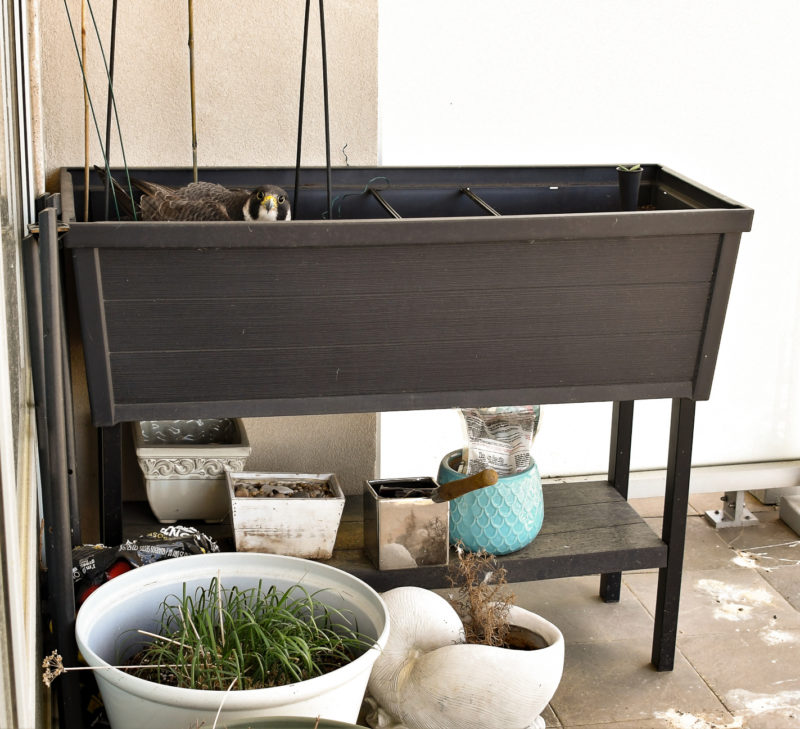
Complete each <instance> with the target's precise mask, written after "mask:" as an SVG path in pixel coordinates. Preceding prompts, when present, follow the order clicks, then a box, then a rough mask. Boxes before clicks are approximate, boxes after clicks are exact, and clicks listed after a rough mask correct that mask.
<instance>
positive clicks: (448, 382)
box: [61, 165, 753, 426]
mask: <svg viewBox="0 0 800 729" xmlns="http://www.w3.org/2000/svg"><path fill="white" fill-rule="evenodd" d="M74 172H75V174H74V179H73V175H72V174H71V172H70V171H69V170H64V171H63V174H62V180H61V183H62V188H61V189H62V197H63V203H64V206H65V219H68V218H69V213H70V210H71V209H73V204H74V203H75V204H74V208H80V207H82V205H81V204H79V201H81V200H82V195H83V191H82V189H80V187H79V184H80V183H79V181H81V180H82V173H81V174H78V173H77V171H74ZM114 174H115V176H117V177H119V178H121V174H120V173H119V172H118V171H116V172H115V173H114ZM133 174H134V175H136V176H139V177H144V178H146V179H151V180H157V181H160V182H163V183H166V184H176V185H178V184H185V183H186V182H188V181H190V179H191V170H186V169H170V170H135V171H133ZM376 177H381V178H384V179H382V180H380V185H379V186H380V187H381V188H383V190H382V192H381V195H382V196H383V197H384V198H385V200H386V201H387V202H388V203H389V204H390V205H391V207H392V208H394V209H395V210H396V211H397V212H398V213H399V214H400V215H401V216H402V218H403V219H401V220H397V219H394V218H392V217H389V216H388V214H387V213H386V211H385V209H384V208H383V207H381V205H380V204H379V203H378V201H377V200H376V199H375V197H374V196H373V195H371V194H369V193H367V192H365V187H366V186H367V185H368V184H369V181H370V180H372V179H373V178H376ZM201 179H206V180H213V181H218V182H223V183H225V184H235V185H254V184H258V183H259V182H261V181H269V182H274V183H277V184H281V185H283V186H284V187H285V188H286V189H287V190H289V191H290V192H291V190H292V187H293V180H294V169H293V168H292V169H288V168H287V169H269V170H261V171H259V170H255V169H211V170H202V171H201ZM301 180H302V185H303V186H302V188H301V189H302V192H301V200H300V205H301V209H300V212H301V219H298V220H294V221H291V222H288V223H274V224H255V225H253V224H248V223H155V222H152V223H143V222H122V223H120V222H74V223H71V224H70V230H69V232H68V233H67V234H66V236H65V237H64V245H65V247H66V248H68V249H69V250H70V251H71V254H72V257H73V264H74V267H75V274H76V282H77V295H78V302H79V308H80V317H81V325H82V329H83V342H84V347H85V350H86V366H87V373H88V380H89V385H90V399H91V407H92V415H93V420H94V422H95V424H96V425H100V426H103V425H111V424H114V423H117V422H121V421H129V420H139V419H171V418H194V417H231V416H240V417H241V416H251V415H259V416H267V415H282V414H310V413H334V412H359V411H381V410H404V409H418V408H438V407H451V406H468V405H473V406H475V405H477V406H487V405H504V404H506V405H514V404H520V403H537V404H538V403H552V402H576V401H611V400H613V401H618V400H636V399H642V398H691V399H695V400H703V399H707V398H708V397H709V394H710V389H711V381H712V377H713V372H714V367H715V362H716V357H717V351H718V347H719V341H720V337H721V334H722V326H723V321H724V316H725V310H726V307H727V302H728V295H729V292H730V286H731V281H732V278H733V272H734V265H735V260H736V255H737V250H738V244H739V239H740V236H741V233H742V232H744V231H747V230H749V229H750V225H751V221H752V216H753V211H752V210H751V209H749V208H747V207H745V206H743V205H740V204H739V203H736V202H734V201H732V200H729V199H727V198H725V197H723V196H721V195H718V194H717V193H714V192H712V191H710V190H707V189H705V188H703V187H701V186H700V185H697V184H696V183H693V182H691V181H689V180H687V179H686V178H684V177H682V176H681V175H678V174H676V173H675V172H672V171H670V170H668V169H666V168H663V167H660V166H657V165H646V166H645V171H644V175H643V178H642V187H641V192H640V198H639V205H640V209H639V210H638V211H633V212H619V211H618V209H617V207H618V205H619V202H618V201H619V196H618V192H617V173H616V170H615V168H614V166H613V165H609V166H607V167H511V168H494V167H491V168H489V167H481V168H471V169H470V168H356V167H347V168H343V169H335V170H334V172H333V180H334V190H333V196H334V198H335V199H334V204H333V212H334V219H333V220H324V219H321V214H322V211H323V210H325V208H326V202H325V170H322V169H309V170H303V174H302V178H301ZM387 181H388V182H387ZM376 184H377V183H376ZM462 188H470V189H471V190H472V191H473V192H474V193H476V194H477V195H478V196H479V197H480V198H481V199H483V200H484V201H485V202H487V203H488V204H489V205H490V206H491V207H492V208H494V209H495V210H497V211H498V212H499V213H500V214H501V215H500V216H493V215H491V214H488V213H487V211H486V210H485V209H482V208H481V207H480V206H479V205H478V204H476V203H475V202H474V201H473V200H472V199H471V198H470V197H468V195H467V194H465V193H463V192H462V191H461V190H462ZM101 198H102V189H101V184H100V181H99V180H97V179H94V182H93V185H92V207H93V209H96V210H100V209H102V200H101ZM338 216H341V218H342V219H338ZM312 217H313V218H316V219H310V218H312Z"/></svg>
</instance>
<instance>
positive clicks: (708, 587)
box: [695, 579, 772, 621]
mask: <svg viewBox="0 0 800 729" xmlns="http://www.w3.org/2000/svg"><path fill="white" fill-rule="evenodd" d="M695 588H696V589H697V590H699V591H700V592H705V593H706V594H707V595H710V596H711V597H712V598H714V600H716V601H717V603H719V607H718V608H716V609H715V610H714V617H715V618H717V619H718V620H730V621H738V620H749V619H750V618H751V617H752V612H753V608H754V607H759V606H762V605H770V604H771V603H772V595H771V594H770V592H769V590H767V589H765V588H763V587H739V586H738V585H731V584H729V583H727V582H723V581H722V580H711V579H704V580H698V581H697V582H696V583H695Z"/></svg>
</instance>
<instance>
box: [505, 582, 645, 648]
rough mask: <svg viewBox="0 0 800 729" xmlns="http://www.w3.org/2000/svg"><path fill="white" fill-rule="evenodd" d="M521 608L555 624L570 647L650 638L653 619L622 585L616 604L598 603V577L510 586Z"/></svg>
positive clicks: (599, 600)
mask: <svg viewBox="0 0 800 729" xmlns="http://www.w3.org/2000/svg"><path fill="white" fill-rule="evenodd" d="M513 588H514V593H515V595H516V596H517V604H518V605H519V606H520V607H523V608H525V609H526V610H530V611H532V612H535V613H538V614H539V615H541V616H542V617H543V618H545V619H547V620H549V621H550V622H551V623H554V624H555V625H557V626H558V628H559V629H560V630H561V632H562V634H563V635H564V640H565V641H566V642H567V643H568V644H569V643H588V642H592V641H609V640H621V639H624V638H630V637H631V635H642V636H644V637H645V638H649V636H651V635H652V632H653V619H652V618H651V617H650V615H649V614H648V613H647V611H646V610H645V609H644V608H643V607H642V605H641V603H640V602H639V600H637V599H636V597H635V596H634V595H633V594H632V593H631V591H630V590H629V589H628V588H626V587H625V586H624V585H623V588H622V590H621V591H620V601H619V602H618V603H605V602H603V601H602V600H601V599H600V596H599V590H600V577H599V576H594V575H592V576H589V577H567V578H563V579H558V580H543V581H540V582H522V583H518V584H515V585H514V586H513Z"/></svg>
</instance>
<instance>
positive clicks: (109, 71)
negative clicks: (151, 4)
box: [86, 0, 138, 220]
mask: <svg viewBox="0 0 800 729" xmlns="http://www.w3.org/2000/svg"><path fill="white" fill-rule="evenodd" d="M86 5H87V7H88V8H89V15H90V16H91V18H92V25H93V26H94V34H95V37H96V38H97V45H98V47H99V48H100V55H101V56H102V58H103V66H104V68H105V71H106V78H107V79H108V107H107V110H106V149H105V154H103V160H104V162H105V167H106V190H108V189H109V185H111V167H110V162H109V158H110V156H111V139H110V130H111V112H110V110H111V108H112V107H113V109H114V120H115V121H116V124H117V136H118V137H119V148H120V151H121V152H122V164H123V166H124V168H125V178H126V181H127V183H128V197H129V198H130V200H131V212H132V213H133V219H134V220H137V219H138V218H137V216H136V206H135V205H134V204H133V185H132V184H131V175H130V171H129V170H128V159H127V157H126V156H125V144H124V143H123V141H122V127H121V126H120V123H119V113H118V112H117V99H116V97H115V96H114V56H115V53H116V45H117V39H116V33H117V30H116V29H117V0H114V5H113V9H112V18H111V50H110V52H109V55H110V59H109V60H108V61H106V52H105V49H104V48H103V41H102V39H101V38H100V29H99V28H98V27H97V20H96V19H95V17H94V8H92V3H91V2H90V0H87V3H86ZM110 189H111V194H112V195H113V196H114V207H115V208H116V210H117V219H119V217H120V213H119V205H118V204H117V193H116V191H115V189H114V188H113V186H112V187H111V188H110ZM106 195H108V192H106ZM106 199H108V198H106ZM106 220H108V204H107V203H106Z"/></svg>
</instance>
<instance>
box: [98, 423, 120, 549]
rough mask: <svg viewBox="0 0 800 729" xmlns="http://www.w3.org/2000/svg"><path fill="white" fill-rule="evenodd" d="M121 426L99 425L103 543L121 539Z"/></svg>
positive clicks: (118, 541) (112, 544)
mask: <svg viewBox="0 0 800 729" xmlns="http://www.w3.org/2000/svg"><path fill="white" fill-rule="evenodd" d="M121 430H122V426H121V425H120V424H119V423H117V425H110V426H107V427H104V428H99V429H98V444H97V445H98V453H99V457H100V523H101V529H102V534H101V537H102V540H103V544H106V545H108V546H110V547H113V546H116V545H118V544H121V543H122V434H121Z"/></svg>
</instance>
